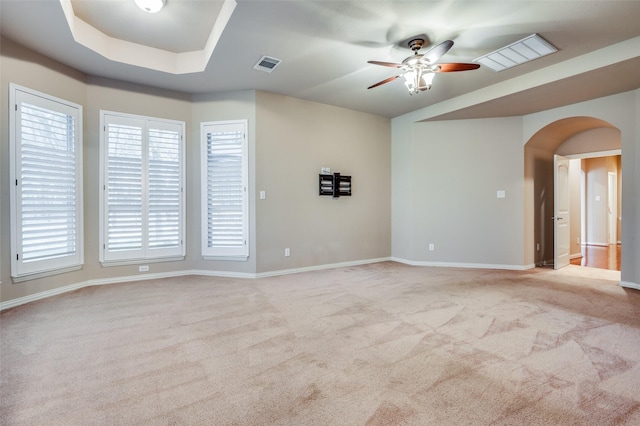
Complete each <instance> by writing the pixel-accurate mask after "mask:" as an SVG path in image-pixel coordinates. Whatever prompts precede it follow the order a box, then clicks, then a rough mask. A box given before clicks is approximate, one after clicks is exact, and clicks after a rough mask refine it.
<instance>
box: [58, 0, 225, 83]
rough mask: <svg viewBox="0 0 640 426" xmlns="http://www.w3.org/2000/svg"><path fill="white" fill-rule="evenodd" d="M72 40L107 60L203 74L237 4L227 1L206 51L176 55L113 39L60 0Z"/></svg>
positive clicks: (69, 2)
mask: <svg viewBox="0 0 640 426" xmlns="http://www.w3.org/2000/svg"><path fill="white" fill-rule="evenodd" d="M60 5H61V6H62V10H63V12H64V16H65V18H66V20H67V24H68V25H69V29H70V30H71V34H72V35H73V39H74V40H75V41H76V42H77V43H79V44H81V45H83V46H85V47H87V48H89V49H91V50H93V51H94V52H96V53H98V54H99V55H101V56H104V57H105V58H107V59H109V60H112V61H116V62H121V63H124V64H129V65H134V66H138V67H142V68H147V69H151V70H155V71H162V72H166V73H170V74H189V73H196V72H203V71H204V70H205V68H206V67H207V64H208V63H209V60H210V59H211V55H212V54H213V51H214V49H215V47H216V45H217V44H218V41H219V40H220V37H221V36H222V32H223V31H224V29H225V27H226V26H227V23H228V22H229V19H231V15H232V14H233V11H234V10H235V8H236V5H237V3H236V1H235V0H224V3H223V5H222V8H221V9H220V13H219V15H218V16H217V18H216V21H215V23H214V24H213V27H212V29H211V33H210V34H209V37H208V39H207V43H206V44H205V47H204V49H202V50H195V51H191V52H180V53H174V52H169V51H167V50H162V49H157V48H155V47H150V46H144V45H142V44H138V43H132V42H130V41H126V40H120V39H117V38H114V37H110V36H108V35H106V34H105V33H103V32H102V31H100V30H98V29H97V28H95V27H93V26H91V25H89V24H88V23H86V22H85V21H83V20H82V19H80V18H79V17H77V16H76V14H75V13H74V11H73V6H72V5H71V0H60Z"/></svg>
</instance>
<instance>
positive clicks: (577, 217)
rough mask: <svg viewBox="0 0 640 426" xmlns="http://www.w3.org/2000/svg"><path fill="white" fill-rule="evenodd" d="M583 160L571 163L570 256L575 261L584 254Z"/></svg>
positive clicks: (571, 161)
mask: <svg viewBox="0 0 640 426" xmlns="http://www.w3.org/2000/svg"><path fill="white" fill-rule="evenodd" d="M581 171H582V160H581V159H579V158H576V159H572V160H570V161H569V212H570V219H569V220H570V222H569V256H570V257H571V258H572V259H573V258H576V257H580V255H581V253H582V215H581V212H582V206H581V201H582V189H581V183H580V181H581V174H582V173H581Z"/></svg>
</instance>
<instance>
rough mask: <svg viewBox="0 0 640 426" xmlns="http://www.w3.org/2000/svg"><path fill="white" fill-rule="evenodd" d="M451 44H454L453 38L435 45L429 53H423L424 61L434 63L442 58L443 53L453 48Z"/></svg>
mask: <svg viewBox="0 0 640 426" xmlns="http://www.w3.org/2000/svg"><path fill="white" fill-rule="evenodd" d="M451 46H453V41H451V40H445V41H443V42H442V43H440V44H437V45H435V46H433V47H432V48H431V49H429V50H428V51H427V53H425V54H424V55H422V62H429V63H430V64H433V63H434V62H436V61H437V60H438V59H440V58H441V57H442V55H444V54H445V53H447V52H448V51H449V49H451Z"/></svg>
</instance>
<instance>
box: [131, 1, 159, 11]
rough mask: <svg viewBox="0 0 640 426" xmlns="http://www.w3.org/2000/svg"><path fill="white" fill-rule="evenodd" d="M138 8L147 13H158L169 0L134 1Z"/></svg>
mask: <svg viewBox="0 0 640 426" xmlns="http://www.w3.org/2000/svg"><path fill="white" fill-rule="evenodd" d="M134 1H135V3H136V6H138V7H139V8H140V9H142V10H144V11H145V12H147V13H158V12H160V9H162V8H163V7H164V5H165V4H166V3H167V0H134Z"/></svg>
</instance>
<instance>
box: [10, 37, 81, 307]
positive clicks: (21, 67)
mask: <svg viewBox="0 0 640 426" xmlns="http://www.w3.org/2000/svg"><path fill="white" fill-rule="evenodd" d="M0 70H1V72H0V86H1V87H0V120H1V121H0V123H1V125H0V198H1V200H2V201H1V203H2V204H1V211H0V219H1V220H0V263H1V267H0V271H1V274H2V275H1V276H0V281H2V287H0V300H8V299H13V298H16V297H21V296H24V295H26V294H33V293H37V292H42V291H47V290H50V289H52V288H56V287H60V286H64V285H69V284H73V283H76V282H79V281H82V280H83V279H84V272H83V271H75V272H71V273H68V274H63V275H56V276H52V277H50V278H48V279H40V280H32V281H28V282H23V283H20V284H12V282H11V278H10V269H11V263H10V258H9V254H10V253H11V246H10V241H11V240H10V234H11V231H10V222H9V184H8V183H9V161H10V159H9V125H8V123H9V111H8V109H7V108H8V106H9V83H15V84H18V85H21V86H24V87H28V88H29V89H33V90H37V91H40V92H43V93H47V94H49V95H52V96H55V97H58V98H61V99H65V100H67V101H71V102H75V103H77V104H80V105H84V103H85V99H86V91H87V88H86V85H85V83H84V81H85V76H84V74H82V73H80V72H78V71H75V70H73V69H71V68H69V67H66V66H64V65H61V64H59V63H57V62H55V61H52V60H50V59H48V58H45V57H43V56H41V55H38V54H37V53H35V52H32V51H30V50H26V49H23V48H21V47H20V46H19V45H17V44H15V43H13V42H12V41H10V40H6V39H2V40H0ZM84 139H85V143H86V139H87V135H86V134H85V135H84ZM85 155H86V154H85Z"/></svg>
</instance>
